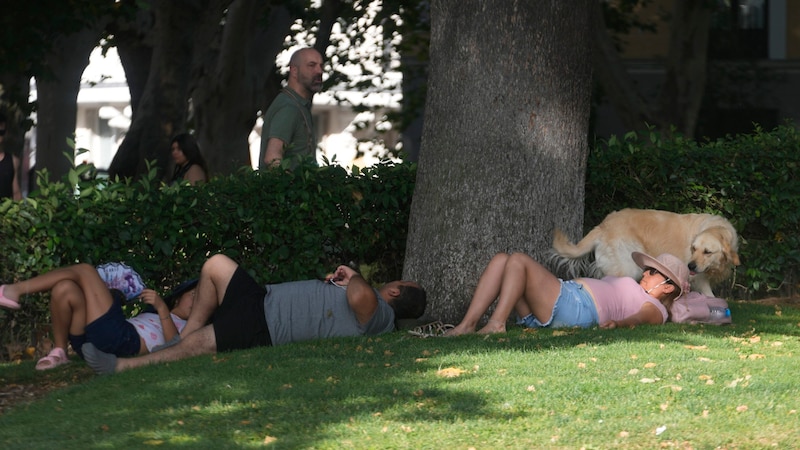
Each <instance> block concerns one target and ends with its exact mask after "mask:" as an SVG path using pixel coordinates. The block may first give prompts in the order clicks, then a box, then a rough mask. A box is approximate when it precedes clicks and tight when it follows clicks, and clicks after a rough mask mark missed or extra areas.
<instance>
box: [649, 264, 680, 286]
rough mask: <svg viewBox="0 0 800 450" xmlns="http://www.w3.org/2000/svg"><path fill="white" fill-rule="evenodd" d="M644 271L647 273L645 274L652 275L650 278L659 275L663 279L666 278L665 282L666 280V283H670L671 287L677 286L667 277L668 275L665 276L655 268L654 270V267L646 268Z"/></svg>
mask: <svg viewBox="0 0 800 450" xmlns="http://www.w3.org/2000/svg"><path fill="white" fill-rule="evenodd" d="M644 271H645V273H649V274H650V276H653V275H655V274H659V275H661V276H662V277H664V280H666V281H667V283H669V284H671V285H673V286H675V283H674V282H673V281H672V280H671V279H670V278H669V277H668V276H666V275H664V274H663V273H661V271H659V270H658V269H654V268H652V267H645V268H644Z"/></svg>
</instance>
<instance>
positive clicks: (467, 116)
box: [403, 0, 593, 322]
mask: <svg viewBox="0 0 800 450" xmlns="http://www.w3.org/2000/svg"><path fill="white" fill-rule="evenodd" d="M589 1H593V0H581V1H576V2H550V1H544V0H518V1H510V0H505V1H496V0H466V1H458V2H456V1H448V0H434V1H432V2H431V28H432V30H431V57H430V78H429V84H428V97H427V104H426V110H425V125H424V129H423V138H422V150H421V152H420V159H419V170H418V172H417V183H416V189H415V192H414V199H413V203H412V208H411V218H410V222H409V236H408V244H407V248H406V259H405V266H404V273H403V277H404V278H405V279H413V280H417V281H418V282H420V283H421V284H422V285H423V286H424V287H425V288H426V289H427V290H428V294H429V300H430V303H429V307H428V311H427V314H428V315H430V316H432V317H436V318H439V319H442V320H445V321H449V322H455V321H457V320H459V319H460V318H461V317H462V316H463V313H464V311H465V310H466V308H467V305H468V304H469V300H470V298H471V295H472V292H473V291H474V289H475V286H476V284H477V280H478V278H479V276H480V274H481V272H482V270H483V268H484V267H485V266H486V264H487V263H488V262H489V259H490V258H491V257H492V255H494V254H495V253H497V252H525V253H528V254H530V255H532V256H533V257H535V258H538V259H541V257H542V256H543V255H544V252H545V250H546V249H548V248H549V247H550V245H551V237H552V232H553V229H554V228H555V227H556V226H558V227H560V228H562V229H564V230H565V231H566V232H567V233H568V234H570V235H577V234H578V233H579V231H580V230H581V229H582V223H583V201H584V172H585V167H586V155H587V148H588V143H587V133H588V123H589V110H590V108H589V107H590V104H589V102H590V97H591V66H590V56H591V55H590V46H591V44H590V42H589V19H590V16H589V6H590V5H589Z"/></svg>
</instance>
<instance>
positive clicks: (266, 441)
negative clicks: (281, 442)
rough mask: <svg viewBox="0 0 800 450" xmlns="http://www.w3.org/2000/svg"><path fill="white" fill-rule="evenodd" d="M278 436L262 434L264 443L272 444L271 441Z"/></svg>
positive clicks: (275, 439)
mask: <svg viewBox="0 0 800 450" xmlns="http://www.w3.org/2000/svg"><path fill="white" fill-rule="evenodd" d="M277 440H278V438H276V437H274V436H264V445H269V444H272V443H273V442H275V441H277Z"/></svg>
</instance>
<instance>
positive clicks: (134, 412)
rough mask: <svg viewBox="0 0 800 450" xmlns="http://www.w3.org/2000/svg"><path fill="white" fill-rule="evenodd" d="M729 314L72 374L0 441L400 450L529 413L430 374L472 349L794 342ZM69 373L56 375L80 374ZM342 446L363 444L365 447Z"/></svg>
mask: <svg viewBox="0 0 800 450" xmlns="http://www.w3.org/2000/svg"><path fill="white" fill-rule="evenodd" d="M731 310H732V314H733V318H734V322H735V324H734V325H732V326H724V327H718V326H712V325H683V324H667V325H666V326H662V327H638V328H636V329H621V330H600V329H598V328H592V329H586V330H550V329H546V330H532V331H531V330H522V329H520V328H514V329H512V330H511V331H510V332H509V333H507V334H503V335H494V336H490V337H481V336H466V337H460V338H435V339H419V338H414V337H411V336H409V335H407V334H405V333H393V334H390V335H387V336H382V337H378V338H358V339H356V338H353V339H337V340H329V341H321V342H310V343H300V344H294V345H289V346H284V347H278V348H260V349H254V350H250V351H241V352H233V353H227V354H220V355H216V356H203V357H198V358H193V359H190V360H186V361H181V362H179V363H172V364H166V365H160V366H151V367H145V368H142V369H138V370H134V371H130V372H126V373H122V374H117V375H114V376H109V377H95V378H93V379H91V380H90V381H88V382H85V383H82V382H80V381H81V380H77V381H78V384H76V385H74V386H72V387H71V388H68V389H63V390H58V391H55V392H53V393H52V394H51V395H49V396H48V397H47V398H45V399H43V400H41V401H36V402H34V403H32V404H30V405H25V406H21V407H19V408H17V409H15V410H13V411H11V412H10V413H8V414H6V415H5V416H4V417H3V427H0V428H1V429H0V441H2V442H4V443H5V445H4V447H5V448H62V449H63V448H92V447H142V446H150V445H167V446H168V447H187V448H230V447H239V446H249V445H253V444H260V443H270V442H272V443H273V444H274V447H275V448H300V447H302V448H308V447H316V446H326V445H330V442H340V441H342V442H349V441H352V439H354V437H355V436H362V437H364V438H367V437H368V433H367V432H366V431H365V430H366V429H369V430H374V429H382V430H384V431H382V433H390V434H396V435H397V441H395V442H396V443H397V445H398V446H402V442H403V433H404V432H405V431H404V427H405V426H409V427H410V426H412V425H414V426H421V425H419V424H426V423H430V424H436V423H456V422H460V421H465V422H469V421H476V420H482V419H487V418H488V419H491V420H493V421H510V420H513V419H516V418H519V417H526V416H528V415H529V414H532V413H531V412H530V411H525V410H515V409H513V408H508V409H503V408H499V407H498V405H497V404H496V400H495V399H494V398H493V397H492V394H490V393H487V392H488V391H490V390H491V388H492V386H491V385H486V384H485V383H493V382H495V381H493V380H491V379H487V377H483V379H481V380H476V379H471V377H470V375H469V373H467V374H466V375H464V376H461V377H457V378H453V379H446V378H443V377H441V376H438V375H437V373H438V371H439V370H441V369H443V368H446V367H451V366H463V365H464V364H469V363H465V361H470V360H471V359H474V358H473V357H474V356H475V355H479V356H481V357H482V358H484V359H491V358H493V357H497V358H506V360H512V361H514V363H515V364H522V365H526V364H531V365H533V364H534V361H532V360H531V358H532V357H533V356H534V355H535V354H537V353H540V352H542V351H544V350H547V351H551V350H554V349H555V350H558V349H571V348H575V347H576V346H579V345H583V344H590V345H596V346H602V345H606V344H609V343H618V342H624V341H629V342H658V343H679V344H684V345H702V344H703V343H705V342H706V341H707V340H708V338H709V337H714V338H725V337H728V336H735V337H744V336H750V335H753V334H764V333H775V334H779V335H786V336H798V335H799V334H800V328H798V323H799V322H800V310H798V309H796V308H781V307H775V306H764V305H756V304H748V303H734V304H732V305H731ZM509 353H511V355H512V356H508V354H509ZM518 354H521V355H523V357H520V356H519V355H518ZM497 355H500V356H497ZM529 355H530V356H529ZM506 360H503V363H504V364H505V363H506ZM539 364H541V365H543V366H546V365H547V361H541V362H539ZM73 366H74V367H73V368H71V369H69V370H76V369H77V370H83V369H84V368H85V366H83V364H82V363H75V364H73ZM462 368H463V367H462ZM465 369H466V370H467V371H469V370H470V368H469V367H466V368H465ZM26 370H27V371H26ZM23 372H25V373H24V374H23ZM31 377H33V378H34V379H35V378H42V377H44V375H43V374H37V373H35V372H34V371H33V363H25V364H23V365H22V366H20V367H16V368H9V367H6V366H2V367H0V378H2V379H3V380H4V381H5V382H6V383H15V382H20V379H21V378H25V379H30V378H31ZM472 378H478V377H472ZM482 383H484V384H482ZM273 439H274V442H273ZM353 444H354V445H355V446H357V447H360V446H364V447H369V446H370V445H369V443H368V441H365V442H353Z"/></svg>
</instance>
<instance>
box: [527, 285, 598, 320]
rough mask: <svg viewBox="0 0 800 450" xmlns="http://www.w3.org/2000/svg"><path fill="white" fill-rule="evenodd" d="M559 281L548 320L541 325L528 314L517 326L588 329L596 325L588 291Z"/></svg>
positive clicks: (595, 311) (595, 313)
mask: <svg viewBox="0 0 800 450" xmlns="http://www.w3.org/2000/svg"><path fill="white" fill-rule="evenodd" d="M559 281H561V292H559V293H558V298H557V299H556V304H555V305H554V306H553V316H552V317H550V320H548V321H547V322H545V323H542V322H540V321H539V319H537V318H536V317H534V316H533V314H528V315H527V316H525V317H523V318H521V319H519V320H518V321H517V323H518V324H520V325H525V326H526V327H528V328H541V327H552V328H563V327H582V328H588V327H591V326H592V325H595V324H597V323H598V321H599V320H600V319H599V317H598V316H597V307H596V306H595V305H594V299H593V298H592V295H591V294H589V291H587V290H586V289H585V288H584V287H583V285H582V284H580V283H578V282H575V281H572V280H570V281H564V280H559Z"/></svg>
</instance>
